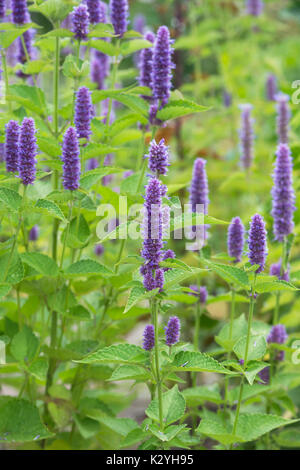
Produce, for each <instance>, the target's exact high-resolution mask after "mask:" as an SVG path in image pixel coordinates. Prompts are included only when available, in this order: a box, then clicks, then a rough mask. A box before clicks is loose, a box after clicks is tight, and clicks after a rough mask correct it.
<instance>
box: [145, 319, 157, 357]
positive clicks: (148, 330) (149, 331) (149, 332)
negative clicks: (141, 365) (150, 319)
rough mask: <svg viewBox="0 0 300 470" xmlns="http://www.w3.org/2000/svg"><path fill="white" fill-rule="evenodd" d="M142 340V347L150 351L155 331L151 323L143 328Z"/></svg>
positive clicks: (153, 343) (152, 346)
mask: <svg viewBox="0 0 300 470" xmlns="http://www.w3.org/2000/svg"><path fill="white" fill-rule="evenodd" d="M143 336H144V340H143V348H144V349H145V350H146V351H151V349H153V348H154V345H155V331H154V326H153V325H147V326H146V327H145V329H144V334H143Z"/></svg>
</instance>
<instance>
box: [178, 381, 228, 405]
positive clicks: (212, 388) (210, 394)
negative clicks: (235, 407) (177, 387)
mask: <svg viewBox="0 0 300 470" xmlns="http://www.w3.org/2000/svg"><path fill="white" fill-rule="evenodd" d="M182 394H183V396H184V398H185V400H186V404H187V406H189V407H195V406H199V405H202V404H203V403H204V402H206V401H208V402H212V403H218V404H219V403H222V402H223V399H222V397H221V394H220V389H219V386H218V385H217V384H213V385H207V386H204V385H203V386H199V387H192V388H186V389H185V390H183V392H182Z"/></svg>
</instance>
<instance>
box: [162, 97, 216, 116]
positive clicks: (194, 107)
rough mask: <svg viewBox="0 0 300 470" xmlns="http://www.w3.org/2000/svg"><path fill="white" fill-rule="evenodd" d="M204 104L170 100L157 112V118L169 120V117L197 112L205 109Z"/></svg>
mask: <svg viewBox="0 0 300 470" xmlns="http://www.w3.org/2000/svg"><path fill="white" fill-rule="evenodd" d="M207 109H208V108H207V107H206V106H201V105H200V104H196V103H193V101H188V100H172V101H170V102H169V103H168V104H167V105H166V106H164V107H163V109H161V110H159V111H158V113H157V118H158V119H160V120H161V121H169V120H170V119H176V118H179V117H182V116H186V115H188V114H193V113H199V112H202V111H206V110H207Z"/></svg>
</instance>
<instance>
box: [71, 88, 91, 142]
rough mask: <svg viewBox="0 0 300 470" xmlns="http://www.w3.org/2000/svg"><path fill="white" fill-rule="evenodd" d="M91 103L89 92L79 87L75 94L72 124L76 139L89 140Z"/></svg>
mask: <svg viewBox="0 0 300 470" xmlns="http://www.w3.org/2000/svg"><path fill="white" fill-rule="evenodd" d="M91 119H92V101H91V92H90V90H89V89H88V88H86V87H84V86H83V87H81V88H79V89H78V91H77V93H76V104H75V117H74V122H75V126H76V130H77V136H78V139H89V137H90V135H91V133H92V132H91Z"/></svg>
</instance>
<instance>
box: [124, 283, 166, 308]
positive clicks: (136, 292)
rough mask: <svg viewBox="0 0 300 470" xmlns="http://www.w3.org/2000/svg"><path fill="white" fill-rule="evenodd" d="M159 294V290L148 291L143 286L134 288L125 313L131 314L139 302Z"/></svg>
mask: <svg viewBox="0 0 300 470" xmlns="http://www.w3.org/2000/svg"><path fill="white" fill-rule="evenodd" d="M157 292H158V289H154V290H152V291H148V290H146V289H145V288H144V286H143V285H142V284H141V285H140V286H136V287H133V289H131V291H130V293H129V297H128V300H127V304H126V307H125V310H124V313H127V312H129V310H130V309H132V307H134V306H135V305H136V304H137V303H138V302H140V301H141V300H145V299H148V298H150V297H152V296H153V295H155V294H157Z"/></svg>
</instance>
